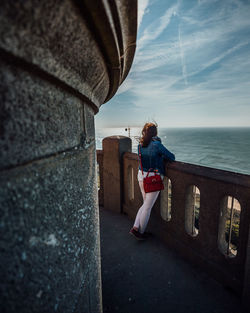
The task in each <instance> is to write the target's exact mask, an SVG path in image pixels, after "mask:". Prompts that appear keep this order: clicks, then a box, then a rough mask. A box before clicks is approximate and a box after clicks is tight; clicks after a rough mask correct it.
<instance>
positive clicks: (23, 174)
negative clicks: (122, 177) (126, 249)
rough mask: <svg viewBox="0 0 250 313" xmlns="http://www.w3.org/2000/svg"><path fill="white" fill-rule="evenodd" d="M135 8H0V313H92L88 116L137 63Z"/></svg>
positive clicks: (94, 215) (61, 4) (97, 292)
mask: <svg viewBox="0 0 250 313" xmlns="http://www.w3.org/2000/svg"><path fill="white" fill-rule="evenodd" d="M136 14H137V2H136V1H129V0H127V1H125V0H119V1H117V0H116V1H115V0H113V1H104V0H103V1H100V0H98V1H97V0H95V1H94V0H92V1H88V0H85V1H78V0H75V1H73V0H72V1H70V0H63V1H62V0H60V1H59V0H58V1H50V0H49V1H38V0H27V1H21V0H20V1H15V2H13V1H3V2H2V3H1V11H0V25H1V27H0V34H1V39H0V55H1V58H0V59H1V61H0V62H1V71H0V99H1V100H0V105H1V110H0V120H1V123H0V177H1V180H0V214H1V222H0V233H1V234H0V236H1V262H0V264H1V265H0V266H1V285H0V300H1V312H55V311H56V312H101V311H102V308H101V282H100V255H99V254H100V253H99V249H100V246H99V215H98V199H97V186H96V168H95V162H96V156H95V155H96V151H95V133H94V114H96V113H97V112H98V109H99V107H100V105H101V104H102V103H104V102H105V101H108V99H110V98H111V97H112V96H113V95H114V94H115V92H116V91H117V88H118V87H119V85H120V84H121V82H122V81H123V80H124V79H125V77H126V75H127V73H128V71H129V69H130V67H131V64H132V60H133V56H134V51H135V41H136V24H137V18H136Z"/></svg>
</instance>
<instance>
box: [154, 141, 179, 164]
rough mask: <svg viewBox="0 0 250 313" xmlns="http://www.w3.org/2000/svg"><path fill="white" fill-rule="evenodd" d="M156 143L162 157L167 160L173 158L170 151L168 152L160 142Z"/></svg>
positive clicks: (172, 159)
mask: <svg viewBox="0 0 250 313" xmlns="http://www.w3.org/2000/svg"><path fill="white" fill-rule="evenodd" d="M157 145H158V148H159V152H160V154H161V155H163V157H164V158H166V159H168V160H169V161H174V160H175V155H174V154H173V153H172V152H170V151H169V150H168V149H167V148H165V147H164V146H163V144H162V143H160V142H159V143H158V144H157Z"/></svg>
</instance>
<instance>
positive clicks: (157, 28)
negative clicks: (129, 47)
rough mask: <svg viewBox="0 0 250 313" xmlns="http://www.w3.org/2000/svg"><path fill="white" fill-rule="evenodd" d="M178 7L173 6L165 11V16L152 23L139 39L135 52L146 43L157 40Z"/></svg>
mask: <svg viewBox="0 0 250 313" xmlns="http://www.w3.org/2000/svg"><path fill="white" fill-rule="evenodd" d="M177 8H178V5H177V4H176V5H174V6H172V7H171V8H169V9H167V10H166V12H165V14H164V15H162V16H161V17H160V18H159V19H156V20H155V21H154V22H152V23H151V24H150V25H149V26H148V27H147V28H146V29H145V30H144V32H143V35H142V37H141V38H139V40H138V43H137V50H141V49H142V48H143V47H144V46H145V45H146V44H147V43H148V42H151V41H153V40H155V39H157V38H158V37H159V36H160V35H161V33H162V32H163V31H164V30H165V28H166V27H167V26H168V25H169V23H170V21H171V17H172V16H173V15H175V14H176V11H177Z"/></svg>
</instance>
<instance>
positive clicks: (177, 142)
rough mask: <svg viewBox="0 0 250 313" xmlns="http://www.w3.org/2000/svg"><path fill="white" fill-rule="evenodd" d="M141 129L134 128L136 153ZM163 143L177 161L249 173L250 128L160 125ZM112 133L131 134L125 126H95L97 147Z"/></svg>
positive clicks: (133, 140)
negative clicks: (165, 126)
mask: <svg viewBox="0 0 250 313" xmlns="http://www.w3.org/2000/svg"><path fill="white" fill-rule="evenodd" d="M140 132H141V128H131V131H130V137H131V139H132V151H133V152H137V145H138V138H139V136H140ZM158 133H159V134H158V135H159V137H160V138H161V140H162V143H163V144H164V145H165V146H166V147H167V148H168V149H169V150H170V151H171V152H173V153H174V154H175V157H176V160H177V161H181V162H186V163H192V164H197V165H203V166H208V167H213V168H218V169H223V170H227V171H232V172H238V173H243V174H248V175H250V128H159V129H158ZM112 135H123V136H128V131H125V128H102V129H96V148H97V149H102V139H103V138H105V137H107V136H112Z"/></svg>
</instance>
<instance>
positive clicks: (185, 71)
mask: <svg viewBox="0 0 250 313" xmlns="http://www.w3.org/2000/svg"><path fill="white" fill-rule="evenodd" d="M179 47H180V55H181V65H182V77H183V79H184V81H185V85H187V68H186V64H185V56H184V52H183V49H182V41H181V30H180V25H179Z"/></svg>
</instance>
